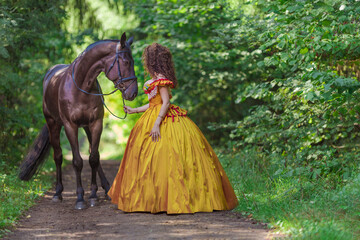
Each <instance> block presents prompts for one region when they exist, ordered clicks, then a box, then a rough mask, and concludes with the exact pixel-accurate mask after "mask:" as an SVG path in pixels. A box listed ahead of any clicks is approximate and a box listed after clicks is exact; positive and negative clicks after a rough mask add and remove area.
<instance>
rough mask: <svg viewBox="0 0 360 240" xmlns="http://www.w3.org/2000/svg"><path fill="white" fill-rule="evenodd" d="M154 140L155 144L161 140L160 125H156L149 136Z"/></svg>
mask: <svg viewBox="0 0 360 240" xmlns="http://www.w3.org/2000/svg"><path fill="white" fill-rule="evenodd" d="M149 136H150V137H151V139H152V141H153V142H158V141H159V140H160V138H161V136H160V126H159V125H158V124H156V123H155V125H154V127H153V129H152V130H151V132H150V135H149Z"/></svg>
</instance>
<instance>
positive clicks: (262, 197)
mask: <svg viewBox="0 0 360 240" xmlns="http://www.w3.org/2000/svg"><path fill="white" fill-rule="evenodd" d="M218 156H219V157H220V159H221V162H222V165H223V166H224V169H225V171H226V173H227V174H228V176H229V178H230V181H231V182H232V184H233V187H234V190H235V192H236V195H237V196H238V199H239V205H238V207H237V209H236V210H238V211H240V212H241V213H242V214H243V215H245V216H248V218H255V219H258V220H261V221H265V222H268V223H269V227H273V228H275V229H277V230H279V231H281V232H282V233H284V234H288V235H289V236H290V237H291V239H324V240H325V239H326V240H327V239H357V238H358V237H359V236H360V228H359V224H358V221H359V216H360V215H359V214H360V207H359V206H360V205H359V198H358V196H359V193H360V192H359V191H360V175H359V173H357V174H356V175H354V176H353V177H351V178H348V179H347V181H346V182H345V184H344V185H343V186H337V185H338V184H337V183H334V182H333V181H331V179H328V178H321V177H320V178H318V179H313V178H311V177H308V176H304V175H302V176H295V175H293V174H289V173H290V171H283V172H281V173H276V172H277V171H278V169H279V166H281V159H282V156H281V155H277V154H273V155H272V156H271V157H268V156H266V155H265V154H263V153H262V151H261V150H260V149H258V150H255V149H253V148H250V149H244V150H242V151H240V152H238V153H236V154H234V153H230V154H229V153H220V154H218Z"/></svg>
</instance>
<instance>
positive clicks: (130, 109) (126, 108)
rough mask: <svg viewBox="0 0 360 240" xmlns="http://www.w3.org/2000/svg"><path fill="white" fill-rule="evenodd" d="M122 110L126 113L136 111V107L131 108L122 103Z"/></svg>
mask: <svg viewBox="0 0 360 240" xmlns="http://www.w3.org/2000/svg"><path fill="white" fill-rule="evenodd" d="M124 112H126V113H128V114H132V113H137V111H136V108H132V107H129V106H125V105H124Z"/></svg>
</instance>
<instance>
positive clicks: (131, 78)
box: [106, 42, 137, 92]
mask: <svg viewBox="0 0 360 240" xmlns="http://www.w3.org/2000/svg"><path fill="white" fill-rule="evenodd" d="M119 47H120V42H118V43H117V44H116V54H115V59H114V61H113V63H112V64H111V65H110V67H109V69H108V70H107V72H106V75H108V73H109V72H110V71H111V69H112V68H113V67H114V65H115V62H116V63H117V69H118V77H119V78H118V80H117V81H116V82H115V83H114V84H115V88H117V89H119V90H120V91H121V92H123V91H125V92H126V90H127V89H128V88H129V87H130V86H131V84H133V83H134V82H135V81H136V80H137V77H136V76H131V77H126V78H123V77H122V76H121V70H120V62H119V56H120V53H124V52H128V53H131V52H130V50H121V51H119V50H118V49H119ZM133 66H134V61H133V60H132V59H131V65H130V67H133ZM130 80H132V81H131V83H130V84H129V86H127V87H126V88H123V87H119V85H120V84H122V83H125V82H127V81H130Z"/></svg>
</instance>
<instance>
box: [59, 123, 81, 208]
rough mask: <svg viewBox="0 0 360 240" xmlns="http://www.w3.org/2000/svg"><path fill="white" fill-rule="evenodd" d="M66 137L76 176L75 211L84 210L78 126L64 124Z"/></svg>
mask: <svg viewBox="0 0 360 240" xmlns="http://www.w3.org/2000/svg"><path fill="white" fill-rule="evenodd" d="M64 128H65V133H66V136H67V138H68V140H69V142H70V146H71V150H72V155H73V161H72V163H73V168H74V171H75V175H76V195H77V200H76V204H75V209H84V208H86V204H85V201H84V188H83V187H82V183H81V171H82V168H83V159H82V158H81V156H80V152H79V142H78V130H79V129H78V126H77V125H73V124H70V123H66V124H64Z"/></svg>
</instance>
